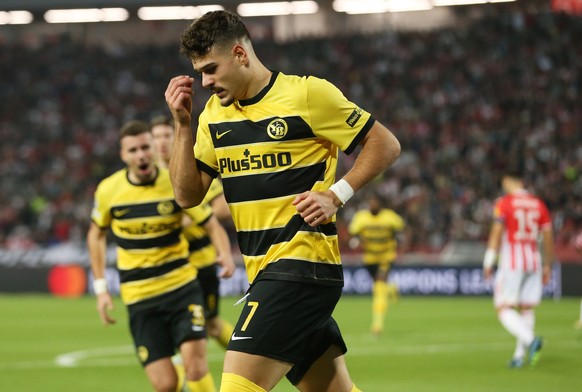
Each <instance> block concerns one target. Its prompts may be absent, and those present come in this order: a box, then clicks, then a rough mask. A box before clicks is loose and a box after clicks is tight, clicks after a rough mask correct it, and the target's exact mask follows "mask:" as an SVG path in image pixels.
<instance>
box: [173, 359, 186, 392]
mask: <svg viewBox="0 0 582 392" xmlns="http://www.w3.org/2000/svg"><path fill="white" fill-rule="evenodd" d="M174 369H175V370H176V375H177V376H178V387H177V388H176V392H182V390H183V388H184V380H185V379H186V369H184V365H182V364H181V363H174Z"/></svg>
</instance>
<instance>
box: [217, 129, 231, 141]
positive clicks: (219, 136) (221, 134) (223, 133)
mask: <svg viewBox="0 0 582 392" xmlns="http://www.w3.org/2000/svg"><path fill="white" fill-rule="evenodd" d="M229 132H232V129H229V130H228V131H224V132H222V133H218V131H216V140H218V139H220V138H221V137H223V136H224V135H226V134H227V133H229Z"/></svg>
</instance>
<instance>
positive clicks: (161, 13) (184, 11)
mask: <svg viewBox="0 0 582 392" xmlns="http://www.w3.org/2000/svg"><path fill="white" fill-rule="evenodd" d="M223 9H224V7H223V6H221V5H202V6H184V7H181V6H170V7H141V8H140V9H138V10H137V16H138V17H139V18H140V19H141V20H180V19H196V18H199V17H201V16H202V15H204V14H205V13H207V12H210V11H217V10H223Z"/></svg>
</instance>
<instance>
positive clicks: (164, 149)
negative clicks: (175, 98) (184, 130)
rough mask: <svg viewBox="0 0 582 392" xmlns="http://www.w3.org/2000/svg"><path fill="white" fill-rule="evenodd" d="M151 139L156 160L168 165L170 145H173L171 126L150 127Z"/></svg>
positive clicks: (170, 152)
mask: <svg viewBox="0 0 582 392" xmlns="http://www.w3.org/2000/svg"><path fill="white" fill-rule="evenodd" d="M152 137H153V141H154V148H155V153H156V158H157V159H159V160H161V161H164V162H166V163H168V162H169V161H170V155H172V144H173V143H174V129H173V128H172V126H171V125H166V124H160V125H154V126H153V127H152Z"/></svg>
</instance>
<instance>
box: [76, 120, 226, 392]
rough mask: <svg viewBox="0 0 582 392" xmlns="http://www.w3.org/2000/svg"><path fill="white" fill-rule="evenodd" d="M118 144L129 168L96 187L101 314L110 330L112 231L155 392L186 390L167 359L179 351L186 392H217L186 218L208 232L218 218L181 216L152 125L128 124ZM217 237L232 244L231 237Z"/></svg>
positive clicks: (93, 232) (92, 245)
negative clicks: (108, 266)
mask: <svg viewBox="0 0 582 392" xmlns="http://www.w3.org/2000/svg"><path fill="white" fill-rule="evenodd" d="M119 140H120V146H121V149H120V154H121V159H122V160H123V162H124V163H125V164H126V166H127V167H126V168H125V169H122V170H119V171H118V172H116V173H114V174H113V175H111V176H109V177H107V178H106V179H104V180H103V181H101V182H100V183H99V185H98V187H97V190H96V192H95V201H94V207H93V211H92V213H91V219H92V222H91V225H90V228H89V231H88V233H87V246H88V248H89V255H90V259H91V268H92V271H93V275H94V278H95V280H94V281H93V287H94V290H95V293H96V295H97V311H98V312H99V316H100V318H101V320H102V322H103V323H104V324H105V325H109V324H112V323H114V322H115V320H114V319H113V318H112V316H111V315H110V313H109V312H110V311H111V310H112V309H113V302H112V298H111V295H110V294H109V292H108V288H107V282H106V280H105V277H104V273H105V266H106V249H107V234H108V232H109V231H111V234H112V237H113V238H114V240H115V242H116V243H117V267H118V270H119V275H120V282H121V298H122V301H123V302H124V304H125V305H126V306H127V309H128V313H129V322H130V330H131V333H132V337H133V341H134V345H135V349H136V354H137V356H138V358H139V360H140V362H141V363H142V365H143V366H144V369H145V372H146V375H147V376H148V378H149V381H150V383H151V384H152V386H153V387H154V389H155V390H157V391H176V390H178V388H181V386H180V379H179V377H178V375H177V373H176V371H175V368H174V366H173V364H172V362H171V359H170V358H171V356H172V355H173V354H174V352H175V350H176V349H179V351H180V353H181V354H182V357H183V360H184V367H185V375H186V383H187V387H188V390H190V391H197V392H198V391H204V392H206V391H215V390H216V388H215V386H214V381H213V379H212V376H211V374H210V372H209V371H208V365H207V361H206V329H205V318H204V308H203V306H202V304H203V298H202V292H201V289H200V285H199V283H198V280H197V279H196V274H197V271H196V268H194V266H192V265H191V264H190V263H189V262H188V254H189V252H188V243H187V241H186V239H185V238H184V236H183V234H182V219H183V215H184V214H187V215H188V216H189V217H190V218H191V219H192V220H193V221H194V222H198V223H201V224H205V225H209V224H211V223H209V222H214V223H216V218H214V217H212V215H211V214H212V212H211V210H210V208H208V207H207V208H206V209H204V208H201V207H198V208H196V209H191V210H184V209H182V208H181V207H180V206H179V205H178V203H177V202H176V201H175V197H174V192H173V190H172V185H171V183H170V176H169V173H168V171H167V169H161V168H158V167H157V166H156V164H155V161H154V152H153V141H152V135H151V132H150V126H149V124H147V123H145V122H141V121H131V122H128V123H126V124H125V125H124V126H123V127H122V128H121V132H120V137H119ZM203 222H205V223H203ZM218 235H219V236H220V235H222V237H223V241H224V238H226V241H228V238H227V235H226V232H224V231H223V233H218ZM224 273H225V275H228V274H229V273H232V271H230V270H225V271H224Z"/></svg>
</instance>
